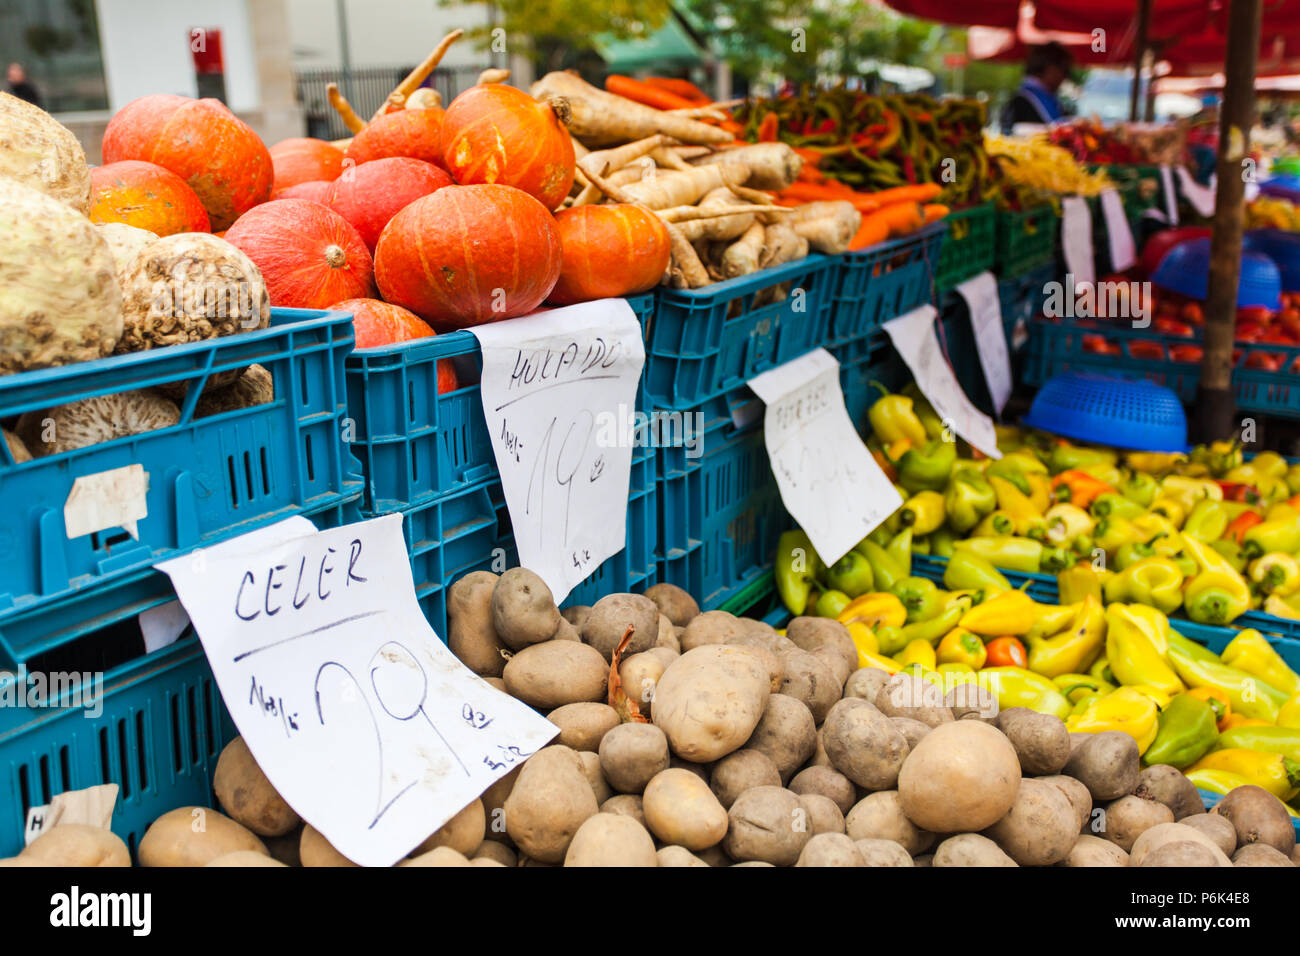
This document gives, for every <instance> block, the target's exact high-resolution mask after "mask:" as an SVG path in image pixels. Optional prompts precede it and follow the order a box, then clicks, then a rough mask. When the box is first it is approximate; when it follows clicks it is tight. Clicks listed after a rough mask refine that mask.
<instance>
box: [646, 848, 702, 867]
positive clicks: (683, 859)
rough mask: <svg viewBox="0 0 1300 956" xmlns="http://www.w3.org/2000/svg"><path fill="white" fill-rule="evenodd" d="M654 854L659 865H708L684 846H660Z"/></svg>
mask: <svg viewBox="0 0 1300 956" xmlns="http://www.w3.org/2000/svg"><path fill="white" fill-rule="evenodd" d="M655 856H656V857H658V859H659V865H660V866H704V867H707V866H708V865H709V864H707V863H705V862H704V861H703V860H701V859H700V858H699V857H698V856H696V855H695V854H694V853H692V852H691V851H690V850H688V849H686V847H684V846H661V847H660V848H659V849H658V850H657V851H656V852H655Z"/></svg>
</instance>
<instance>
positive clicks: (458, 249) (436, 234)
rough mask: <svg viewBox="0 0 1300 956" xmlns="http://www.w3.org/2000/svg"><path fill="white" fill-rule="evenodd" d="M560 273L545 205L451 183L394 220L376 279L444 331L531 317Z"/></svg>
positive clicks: (388, 295) (500, 190)
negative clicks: (529, 314) (451, 184)
mask: <svg viewBox="0 0 1300 956" xmlns="http://www.w3.org/2000/svg"><path fill="white" fill-rule="evenodd" d="M559 275H560V236H559V233H558V231H557V230H556V228H555V220H554V218H553V217H552V216H551V214H550V213H549V212H548V211H547V209H546V207H545V206H543V205H542V204H541V203H539V202H538V201H537V200H536V199H534V198H533V197H532V196H530V195H528V194H527V193H526V192H523V191H522V190H519V189H515V188H513V187H511V186H490V185H483V186H447V187H445V188H443V189H439V190H438V191H437V192H436V193H433V194H432V195H429V196H425V197H423V198H421V199H417V200H416V201H415V202H413V203H411V204H410V205H409V206H407V207H406V208H405V209H403V210H402V211H401V212H399V213H398V214H397V215H396V216H394V217H393V218H392V220H391V221H390V222H389V223H388V225H387V226H386V227H385V228H384V231H383V233H382V234H381V235H380V237H379V244H378V245H377V246H376V247H375V280H376V282H377V283H378V285H379V291H380V292H381V293H382V294H383V297H384V298H385V299H387V300H388V301H389V302H395V303H397V304H398V305H402V306H405V307H406V308H408V309H410V310H411V311H412V312H414V313H415V314H416V315H418V316H420V317H421V318H423V319H425V320H427V321H428V322H429V324H430V325H432V326H433V327H434V328H435V329H437V330H439V331H445V330H447V329H457V328H465V327H466V326H472V325H482V324H483V323H485V322H494V321H496V320H498V319H509V318H513V317H514V316H517V315H527V314H528V313H529V312H532V311H533V310H534V309H536V308H537V306H538V305H540V304H541V303H542V301H543V300H544V299H545V298H546V296H547V294H548V293H549V292H550V291H551V288H552V286H554V285H555V280H556V279H557V278H559Z"/></svg>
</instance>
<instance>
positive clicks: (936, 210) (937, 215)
mask: <svg viewBox="0 0 1300 956" xmlns="http://www.w3.org/2000/svg"><path fill="white" fill-rule="evenodd" d="M921 211H922V212H923V213H925V223H924V225H927V226H928V225H930V223H932V222H938V221H939V220H940V219H942V218H943V217H944V216H946V215H948V207H947V206H944V205H942V204H940V203H930V204H929V205H927V206H923V207H922V209H921Z"/></svg>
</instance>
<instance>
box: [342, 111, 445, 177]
mask: <svg viewBox="0 0 1300 956" xmlns="http://www.w3.org/2000/svg"><path fill="white" fill-rule="evenodd" d="M442 117H443V111H442V110H439V109H431V110H398V111H397V112H396V113H385V114H384V115H383V116H381V117H379V119H377V120H375V121H374V122H373V123H370V124H368V125H367V126H366V128H365V129H363V130H362V131H361V132H359V133H357V134H356V135H355V136H353V137H352V142H351V143H350V144H349V145H348V148H347V150H346V151H345V152H344V154H343V155H344V158H345V159H350V160H352V162H354V163H356V164H357V165H360V164H361V163H368V162H371V161H372V160H376V159H383V158H384V157H385V156H410V157H411V158H413V159H422V160H424V161H425V162H426V163H434V164H435V165H438V166H441V165H442Z"/></svg>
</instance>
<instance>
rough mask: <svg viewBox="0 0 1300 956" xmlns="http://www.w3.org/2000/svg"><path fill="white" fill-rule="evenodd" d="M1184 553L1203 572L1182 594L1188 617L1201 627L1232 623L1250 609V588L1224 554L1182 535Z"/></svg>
mask: <svg viewBox="0 0 1300 956" xmlns="http://www.w3.org/2000/svg"><path fill="white" fill-rule="evenodd" d="M1183 550H1184V551H1185V552H1186V553H1187V554H1188V556H1189V557H1191V559H1192V560H1193V561H1195V562H1196V566H1197V567H1198V568H1199V569H1200V570H1199V572H1198V573H1197V574H1196V575H1195V576H1194V577H1193V578H1192V579H1191V580H1190V581H1189V582H1188V583H1187V587H1186V589H1185V590H1184V593H1183V606H1184V608H1185V609H1186V613H1187V616H1188V617H1190V618H1191V619H1192V620H1193V621H1196V622H1197V623H1199V624H1215V625H1220V624H1230V623H1232V621H1234V620H1236V619H1237V618H1238V617H1240V616H1241V615H1242V614H1244V613H1245V612H1246V611H1248V610H1250V588H1249V587H1248V586H1247V585H1246V582H1245V580H1243V579H1242V577H1241V575H1240V574H1238V573H1237V572H1236V570H1235V569H1234V568H1233V567H1232V565H1231V564H1229V563H1228V561H1227V559H1226V558H1224V557H1223V555H1221V554H1219V552H1217V551H1215V550H1214V549H1213V548H1211V547H1210V546H1209V545H1207V544H1204V543H1202V542H1200V541H1197V540H1196V539H1195V538H1193V537H1191V536H1189V535H1183Z"/></svg>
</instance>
